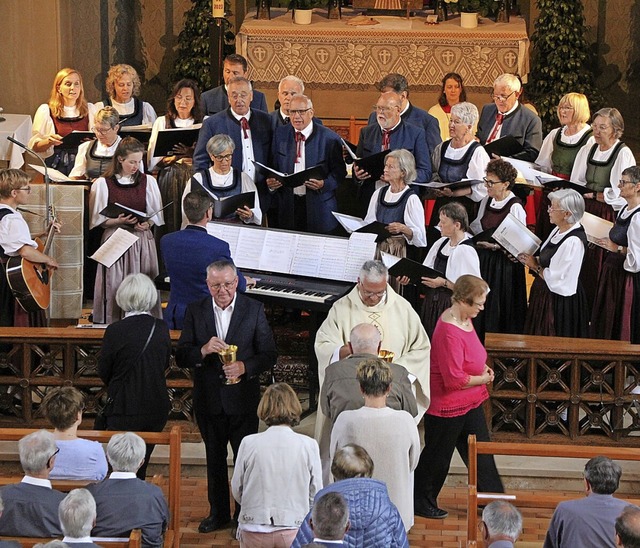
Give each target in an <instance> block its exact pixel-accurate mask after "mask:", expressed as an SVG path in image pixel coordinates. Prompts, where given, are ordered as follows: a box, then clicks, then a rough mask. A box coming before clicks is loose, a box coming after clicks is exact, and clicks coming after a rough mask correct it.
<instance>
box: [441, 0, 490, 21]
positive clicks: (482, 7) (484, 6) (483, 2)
mask: <svg viewBox="0 0 640 548" xmlns="http://www.w3.org/2000/svg"><path fill="white" fill-rule="evenodd" d="M444 3H445V4H446V5H447V6H449V8H454V7H456V8H457V9H458V11H459V12H465V13H479V14H480V15H482V16H483V17H486V16H487V15H489V14H490V13H493V12H494V11H495V10H497V8H498V7H499V5H500V0H444Z"/></svg>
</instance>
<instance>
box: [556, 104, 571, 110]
mask: <svg viewBox="0 0 640 548" xmlns="http://www.w3.org/2000/svg"><path fill="white" fill-rule="evenodd" d="M558 110H575V109H574V108H573V107H572V106H571V105H560V106H559V107H558Z"/></svg>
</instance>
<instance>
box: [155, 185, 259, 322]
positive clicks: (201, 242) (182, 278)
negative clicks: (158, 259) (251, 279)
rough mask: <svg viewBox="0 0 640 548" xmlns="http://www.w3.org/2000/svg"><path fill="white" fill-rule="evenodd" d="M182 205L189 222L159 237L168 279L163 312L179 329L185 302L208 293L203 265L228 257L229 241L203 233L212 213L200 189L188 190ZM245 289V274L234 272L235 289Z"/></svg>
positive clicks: (209, 200) (205, 267)
mask: <svg viewBox="0 0 640 548" xmlns="http://www.w3.org/2000/svg"><path fill="white" fill-rule="evenodd" d="M182 206H183V208H184V213H185V215H186V216H187V219H188V220H189V224H188V225H187V226H186V227H185V228H184V230H179V231H177V232H171V233H170V234H166V235H165V236H163V237H162V239H161V240H160V251H161V253H162V259H163V261H164V264H165V266H166V269H167V274H168V275H169V278H170V279H171V292H170V293H169V304H168V305H167V308H166V309H165V310H164V314H163V316H164V319H165V321H166V322H167V323H168V324H169V328H170V329H182V323H183V319H184V313H185V310H186V309H187V305H188V304H189V303H192V302H194V301H197V300H199V299H202V298H203V297H206V296H208V295H209V289H208V288H207V266H209V265H210V264H211V263H212V262H214V261H219V260H221V259H225V260H227V261H231V260H232V259H231V252H230V250H229V244H228V243H227V242H225V241H223V240H220V239H219V238H216V237H215V236H212V235H211V234H209V233H208V232H207V223H208V222H209V221H210V220H211V217H212V215H213V213H212V205H211V199H210V198H209V197H208V196H207V195H206V194H204V193H203V192H189V193H188V194H187V195H186V196H185V198H184V201H183V203H182ZM245 288H246V280H245V277H244V276H243V275H242V274H241V273H238V290H239V291H241V292H244V290H245Z"/></svg>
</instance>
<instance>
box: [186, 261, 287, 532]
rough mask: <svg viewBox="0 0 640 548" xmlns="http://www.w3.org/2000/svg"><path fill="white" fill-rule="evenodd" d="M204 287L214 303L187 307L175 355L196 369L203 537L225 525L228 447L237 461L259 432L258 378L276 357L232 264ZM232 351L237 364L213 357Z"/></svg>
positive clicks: (215, 269) (214, 270) (257, 308)
mask: <svg viewBox="0 0 640 548" xmlns="http://www.w3.org/2000/svg"><path fill="white" fill-rule="evenodd" d="M207 285H208V286H209V291H210V293H211V297H213V302H212V299H211V297H207V298H204V299H201V300H199V301H196V302H194V303H191V304H190V305H189V306H188V307H187V312H186V314H185V317H184V327H183V329H182V334H181V336H180V340H179V342H178V350H177V354H176V360H177V362H178V365H179V366H180V367H192V368H194V371H193V407H194V411H195V416H196V421H197V423H198V428H199V429H200V434H201V435H202V439H203V441H204V444H205V451H206V457H207V488H208V496H209V504H210V506H211V510H210V512H209V516H208V517H207V518H205V519H204V520H203V521H202V522H201V523H200V527H199V528H198V530H199V531H200V532H201V533H209V532H211V531H214V530H216V529H220V528H222V527H224V526H225V525H227V523H228V522H229V519H230V513H229V505H230V500H229V479H228V475H227V443H231V448H232V449H233V457H234V460H235V458H236V456H237V454H238V449H239V447H240V442H241V441H242V438H244V437H245V436H246V435H249V434H255V433H256V432H257V431H258V416H257V414H256V413H257V408H258V403H259V400H260V382H259V379H258V376H259V375H260V373H262V372H264V371H268V370H269V369H270V368H271V367H273V365H274V364H275V362H276V358H277V355H278V352H277V350H276V344H275V341H274V339H273V333H272V332H271V328H270V327H269V324H268V323H267V317H266V315H265V313H264V306H263V305H262V304H261V303H259V302H258V301H254V300H253V299H250V298H249V297H247V296H245V295H242V294H239V293H237V292H236V290H237V287H238V276H237V274H236V268H235V266H234V265H233V263H232V262H229V261H217V262H214V263H212V264H210V265H209V267H208V268H207ZM230 345H235V346H237V356H236V360H235V361H233V362H231V363H227V364H225V365H222V363H221V362H220V356H218V355H217V354H218V353H219V352H221V351H223V350H225V349H227V348H228V346H230ZM237 379H239V382H236V380H237ZM232 382H235V384H229V383H232ZM238 513H239V507H238V505H236V515H237V514H238Z"/></svg>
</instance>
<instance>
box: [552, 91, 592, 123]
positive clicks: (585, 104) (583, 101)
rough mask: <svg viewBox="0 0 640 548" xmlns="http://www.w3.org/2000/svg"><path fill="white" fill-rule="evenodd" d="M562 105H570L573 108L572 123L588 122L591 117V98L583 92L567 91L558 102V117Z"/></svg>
mask: <svg viewBox="0 0 640 548" xmlns="http://www.w3.org/2000/svg"><path fill="white" fill-rule="evenodd" d="M560 105H569V106H570V107H572V108H573V116H572V117H571V123H572V124H586V123H587V122H588V121H589V118H591V111H590V110H589V100H588V99H587V96H586V95H583V94H582V93H567V94H566V95H564V96H563V97H562V99H560V101H559V103H558V109H557V112H558V118H560Z"/></svg>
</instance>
